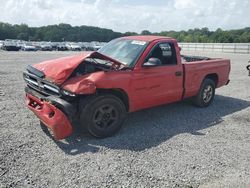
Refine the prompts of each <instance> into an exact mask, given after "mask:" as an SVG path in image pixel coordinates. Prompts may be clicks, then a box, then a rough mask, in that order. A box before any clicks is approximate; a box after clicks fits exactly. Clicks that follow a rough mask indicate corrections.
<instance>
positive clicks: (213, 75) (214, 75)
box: [205, 73, 219, 87]
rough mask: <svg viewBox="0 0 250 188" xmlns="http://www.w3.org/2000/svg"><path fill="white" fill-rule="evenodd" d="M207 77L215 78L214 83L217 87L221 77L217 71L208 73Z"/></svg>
mask: <svg viewBox="0 0 250 188" xmlns="http://www.w3.org/2000/svg"><path fill="white" fill-rule="evenodd" d="M206 78H209V79H211V80H213V81H214V83H215V87H217V85H218V81H219V77H218V75H217V74H216V73H213V74H208V75H207V76H206V77H205V79H206Z"/></svg>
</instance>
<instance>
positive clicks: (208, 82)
mask: <svg viewBox="0 0 250 188" xmlns="http://www.w3.org/2000/svg"><path fill="white" fill-rule="evenodd" d="M207 85H211V86H212V88H213V94H212V98H211V100H210V101H209V102H208V103H205V102H204V100H203V96H202V95H203V91H204V89H205V88H206V86H207ZM214 96H215V83H214V81H213V80H211V79H209V78H205V79H204V80H203V82H202V84H201V87H200V90H199V93H198V94H197V95H196V96H195V97H194V98H193V100H192V101H193V104H194V105H196V106H198V107H208V106H209V105H210V104H211V103H212V102H213V99H214Z"/></svg>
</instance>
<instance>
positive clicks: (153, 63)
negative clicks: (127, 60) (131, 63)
mask: <svg viewBox="0 0 250 188" xmlns="http://www.w3.org/2000/svg"><path fill="white" fill-rule="evenodd" d="M160 65H162V63H161V60H160V59H158V58H154V57H152V58H149V60H148V62H146V63H144V64H143V67H157V66H160Z"/></svg>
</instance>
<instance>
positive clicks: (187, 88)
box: [28, 36, 230, 138]
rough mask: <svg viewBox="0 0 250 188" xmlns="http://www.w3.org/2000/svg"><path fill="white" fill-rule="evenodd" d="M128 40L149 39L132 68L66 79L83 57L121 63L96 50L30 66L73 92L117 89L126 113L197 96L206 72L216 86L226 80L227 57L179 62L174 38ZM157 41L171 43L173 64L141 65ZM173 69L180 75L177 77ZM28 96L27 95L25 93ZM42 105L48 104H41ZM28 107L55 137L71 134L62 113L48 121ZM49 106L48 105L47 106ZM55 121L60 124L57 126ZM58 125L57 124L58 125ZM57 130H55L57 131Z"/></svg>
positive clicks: (219, 85)
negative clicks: (125, 102) (213, 76)
mask: <svg viewBox="0 0 250 188" xmlns="http://www.w3.org/2000/svg"><path fill="white" fill-rule="evenodd" d="M126 38H128V39H132V40H141V41H146V42H149V45H148V46H147V48H146V49H145V50H144V52H143V53H142V54H141V56H140V57H139V59H138V60H137V62H136V64H135V67H134V69H133V70H126V71H108V72H104V71H100V72H95V73H92V74H87V75H84V76H80V77H74V78H71V79H68V77H69V76H70V75H71V73H72V72H73V71H74V69H75V68H76V67H77V66H78V65H79V64H80V63H82V62H83V61H84V59H86V58H87V57H99V58H103V59H106V60H110V61H112V62H114V65H116V66H121V63H119V62H118V61H116V60H114V59H112V58H109V57H106V56H104V55H101V54H99V53H98V52H84V53H82V54H81V55H77V56H72V57H67V58H62V59H58V60H51V61H46V62H44V63H40V64H37V65H35V66H34V67H35V68H36V69H38V70H40V71H43V72H44V73H45V75H46V79H47V80H50V81H53V82H54V83H56V84H57V85H58V86H60V87H61V88H63V89H66V90H68V91H71V92H72V93H75V94H94V93H95V92H96V90H97V89H119V90H120V91H123V92H124V93H125V94H126V95H127V96H128V104H129V109H128V111H129V112H134V111H137V110H141V109H144V108H149V107H153V106H157V105H162V104H167V103H172V102H177V101H181V100H183V99H185V98H188V97H192V96H195V95H197V93H198V91H199V89H200V86H201V83H202V81H203V80H204V78H205V77H206V76H207V75H210V74H216V75H217V77H218V83H217V88H218V87H221V86H223V85H226V84H227V82H228V80H229V72H230V61H229V60H227V59H212V60H207V61H206V60H203V61H196V62H189V63H182V62H181V61H182V60H181V56H180V49H179V47H178V44H177V41H176V40H175V39H172V38H167V37H156V36H134V37H126ZM159 42H170V43H172V44H174V47H175V51H176V56H177V65H169V66H159V67H150V68H148V67H143V66H142V65H143V63H144V60H145V58H146V56H147V55H148V53H149V52H150V51H151V49H152V48H153V47H154V46H155V45H156V44H158V43H159ZM176 72H181V73H182V75H181V76H179V77H177V76H176V75H175V73H176ZM28 98H29V96H28ZM44 105H45V106H46V105H48V106H49V104H44ZM29 108H30V109H31V110H32V111H33V112H35V114H36V115H37V116H38V117H39V118H40V119H41V120H42V121H43V122H45V124H46V125H48V126H49V127H50V128H52V130H53V132H54V133H55V134H57V135H58V134H59V136H58V138H62V137H63V136H65V135H66V136H67V135H69V134H70V133H71V130H70V129H69V128H68V127H69V126H68V124H69V123H68V120H67V118H66V117H65V116H64V115H63V113H62V112H60V111H59V112H58V114H59V115H58V116H59V117H58V119H60V120H57V119H55V120H54V121H53V122H50V121H49V120H48V119H47V118H45V117H46V116H45V115H44V113H45V112H44V113H43V111H42V112H41V111H39V112H37V111H36V110H34V109H32V107H30V106H29ZM49 108H51V106H49ZM56 121H59V122H60V123H61V124H63V125H62V126H61V125H60V128H58V129H57V128H55V127H57V123H59V122H56ZM58 126H59V125H58ZM57 131H58V132H57Z"/></svg>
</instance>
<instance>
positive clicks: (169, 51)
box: [146, 43, 177, 66]
mask: <svg viewBox="0 0 250 188" xmlns="http://www.w3.org/2000/svg"><path fill="white" fill-rule="evenodd" d="M150 58H158V59H159V60H160V61H161V63H162V65H163V66H164V65H176V64H177V58H176V53H175V48H174V44H172V43H160V44H157V45H156V46H155V47H154V48H153V50H152V51H151V52H150V54H149V56H148V57H147V58H146V61H148V60H149V59H150Z"/></svg>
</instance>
